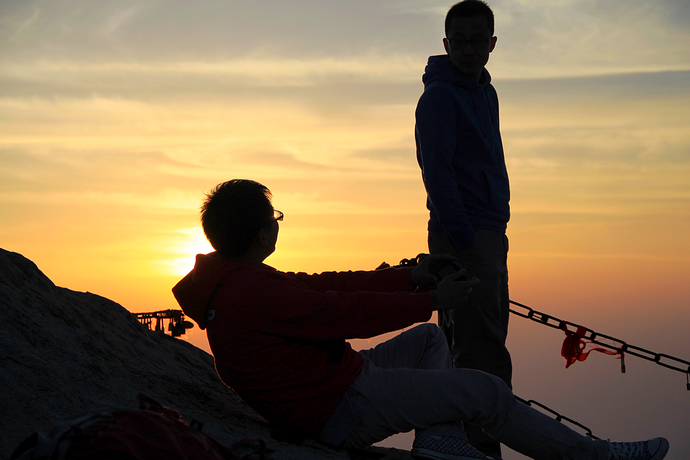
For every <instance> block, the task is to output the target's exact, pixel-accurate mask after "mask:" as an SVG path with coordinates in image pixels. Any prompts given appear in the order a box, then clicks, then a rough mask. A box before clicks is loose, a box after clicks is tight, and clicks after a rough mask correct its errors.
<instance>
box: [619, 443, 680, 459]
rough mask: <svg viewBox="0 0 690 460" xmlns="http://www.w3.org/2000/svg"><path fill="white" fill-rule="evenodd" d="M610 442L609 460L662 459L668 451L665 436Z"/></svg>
mask: <svg viewBox="0 0 690 460" xmlns="http://www.w3.org/2000/svg"><path fill="white" fill-rule="evenodd" d="M608 443H609V460H661V459H662V458H664V457H665V456H666V453H667V452H668V441H667V440H666V439H665V438H654V439H650V440H649V441H638V442H611V441H608Z"/></svg>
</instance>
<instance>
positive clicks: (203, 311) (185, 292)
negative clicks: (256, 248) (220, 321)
mask: <svg viewBox="0 0 690 460" xmlns="http://www.w3.org/2000/svg"><path fill="white" fill-rule="evenodd" d="M267 268H270V267H268V265H261V266H257V265H252V264H248V263H244V262H236V261H233V260H229V259H222V258H220V257H218V256H217V255H216V253H215V252H212V253H210V254H197V256H196V262H195V264H194V269H193V270H192V271H191V272H189V273H188V274H187V276H185V277H184V278H182V279H181V280H180V282H179V283H177V284H176V285H175V287H174V288H173V289H172V292H173V295H174V296H175V299H177V303H179V304H180V307H182V311H183V312H184V314H185V315H187V316H189V317H190V318H192V319H193V320H194V321H196V323H197V324H198V325H199V328H200V329H206V323H207V321H208V317H207V310H208V306H209V304H210V303H211V300H212V299H213V296H214V295H215V293H216V290H217V288H218V287H219V286H220V285H221V283H222V282H223V280H224V279H225V278H226V277H227V276H228V275H230V274H231V273H232V272H234V271H237V270H248V269H261V270H265V269H267ZM271 270H273V269H271Z"/></svg>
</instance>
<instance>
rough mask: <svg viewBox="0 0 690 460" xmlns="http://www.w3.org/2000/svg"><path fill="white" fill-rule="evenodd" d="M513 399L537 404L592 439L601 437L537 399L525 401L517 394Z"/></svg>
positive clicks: (559, 420)
mask: <svg viewBox="0 0 690 460" xmlns="http://www.w3.org/2000/svg"><path fill="white" fill-rule="evenodd" d="M515 399H517V400H518V401H520V402H521V403H523V404H527V405H528V406H537V407H539V408H541V409H543V410H545V411H546V412H548V413H549V414H551V415H553V416H554V418H555V419H556V421H558V422H561V423H563V422H568V423H570V424H571V425H575V426H576V427H578V428H580V429H582V430H583V431H584V432H585V435H586V436H589V437H590V438H592V439H594V440H599V439H601V438H598V437H596V436H594V435H593V434H592V430H590V429H589V428H587V427H586V426H584V425H583V424H582V423H580V422H576V421H575V420H573V419H571V418H569V417H566V416H565V415H561V414H559V413H558V412H556V411H555V410H553V409H550V408H548V407H546V406H545V405H544V404H542V403H539V402H537V401H534V400H533V399H530V400H529V401H526V400H524V399H522V398H520V397H518V396H515Z"/></svg>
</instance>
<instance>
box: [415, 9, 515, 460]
mask: <svg viewBox="0 0 690 460" xmlns="http://www.w3.org/2000/svg"><path fill="white" fill-rule="evenodd" d="M445 33H446V36H445V38H444V39H443V46H444V47H445V50H446V52H447V54H445V55H441V56H431V57H430V58H429V61H428V64H427V66H426V69H425V73H424V76H423V78H422V80H423V82H424V93H423V94H422V96H421V97H420V99H419V103H418V105H417V110H416V127H415V139H416V144H417V161H418V162H419V165H420V167H421V169H422V178H423V180H424V186H425V188H426V192H427V208H428V209H429V213H430V218H429V226H428V230H429V252H430V253H431V254H439V253H449V254H452V255H454V256H456V257H458V259H459V260H460V262H461V265H462V267H463V268H464V269H466V271H467V274H468V276H471V277H476V278H478V279H479V281H480V285H479V286H477V287H475V288H474V290H473V292H472V293H471V294H470V298H469V302H468V303H467V304H464V305H462V306H460V305H459V306H458V308H456V309H454V310H451V311H448V312H439V326H441V328H442V329H443V330H444V332H445V334H446V338H447V340H448V344H449V346H450V347H451V353H452V357H453V364H454V366H455V367H458V368H468V369H479V370H482V371H485V372H488V373H490V374H493V375H495V376H497V377H500V378H501V379H502V380H503V381H504V382H505V383H506V384H507V385H508V386H509V387H512V385H511V380H512V364H511V359H510V354H509V353H508V350H507V349H506V346H505V341H506V336H507V332H508V315H509V297H508V268H507V256H508V239H507V237H506V234H505V232H506V227H507V223H508V220H509V218H510V208H509V204H508V202H509V200H510V189H509V183H508V173H507V171H506V165H505V158H504V155H503V145H502V142H501V135H500V132H499V121H498V97H497V95H496V90H495V89H494V87H493V86H492V85H491V76H490V75H489V72H488V71H487V70H486V69H485V67H484V66H485V65H486V63H487V62H488V60H489V53H491V52H492V51H493V49H494V47H495V46H496V40H497V38H496V37H495V36H494V15H493V12H492V11H491V9H490V8H489V6H488V5H487V4H486V3H484V2H483V1H481V0H465V1H462V2H460V3H457V4H455V5H454V6H453V7H452V8H451V9H450V10H449V11H448V13H447V15H446V21H445ZM465 429H466V431H467V435H468V440H469V441H470V443H471V444H472V445H473V446H474V447H475V448H477V449H478V450H480V451H482V452H484V453H485V454H487V455H489V456H492V457H494V458H500V445H499V444H498V443H497V442H496V441H494V440H492V439H491V438H489V437H488V436H486V435H485V434H484V433H483V432H482V431H481V430H480V429H478V428H476V427H473V426H466V427H465Z"/></svg>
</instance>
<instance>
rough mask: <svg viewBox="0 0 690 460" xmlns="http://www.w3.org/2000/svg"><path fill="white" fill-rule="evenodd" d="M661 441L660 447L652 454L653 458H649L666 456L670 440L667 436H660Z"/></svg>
mask: <svg viewBox="0 0 690 460" xmlns="http://www.w3.org/2000/svg"><path fill="white" fill-rule="evenodd" d="M659 441H660V443H659V448H658V449H657V450H656V452H654V454H652V458H650V459H649V460H661V459H662V458H664V457H666V454H667V453H668V447H669V444H668V441H667V440H666V438H659ZM647 446H649V444H647ZM650 454H651V452H650Z"/></svg>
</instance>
